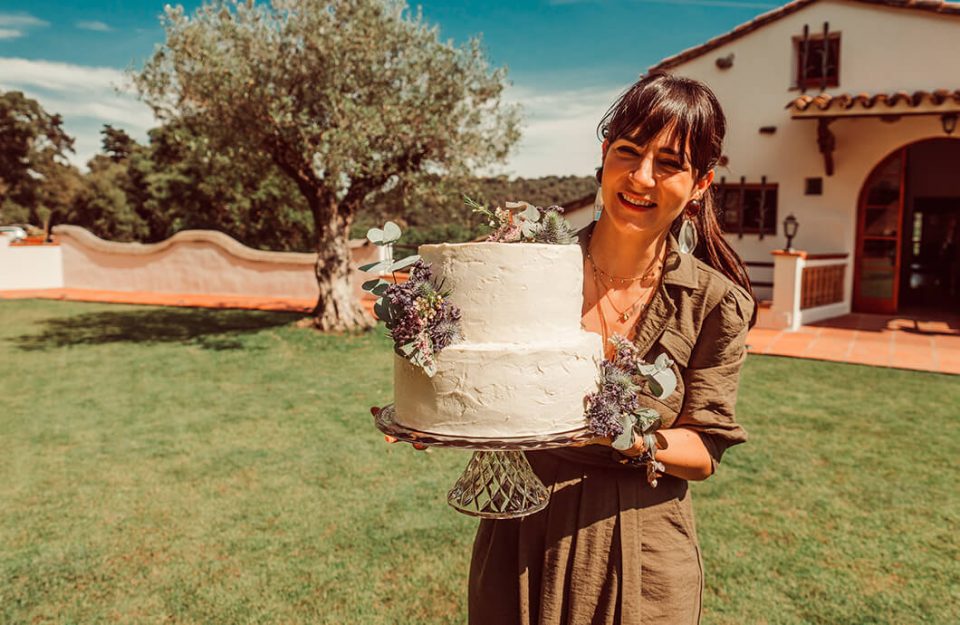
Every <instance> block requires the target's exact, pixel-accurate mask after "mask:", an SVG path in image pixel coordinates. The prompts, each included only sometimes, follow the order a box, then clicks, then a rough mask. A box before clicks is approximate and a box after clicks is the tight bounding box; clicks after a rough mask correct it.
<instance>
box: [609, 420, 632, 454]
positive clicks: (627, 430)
mask: <svg viewBox="0 0 960 625" xmlns="http://www.w3.org/2000/svg"><path fill="white" fill-rule="evenodd" d="M621 422H622V423H623V432H621V434H620V436H618V437H617V438H616V439H614V441H613V443H611V446H612V447H613V448H614V449H619V450H620V451H623V450H624V449H630V448H631V447H633V426H634V424H635V423H636V422H637V418H636V417H634V416H633V415H632V414H625V415H622V417H621Z"/></svg>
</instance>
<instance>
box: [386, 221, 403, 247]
mask: <svg viewBox="0 0 960 625" xmlns="http://www.w3.org/2000/svg"><path fill="white" fill-rule="evenodd" d="M399 238H400V226H398V225H397V224H395V223H393V222H392V221H388V222H387V223H386V224H384V226H383V242H384V243H393V242H394V241H396V240H398V239H399Z"/></svg>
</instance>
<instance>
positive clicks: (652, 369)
mask: <svg viewBox="0 0 960 625" xmlns="http://www.w3.org/2000/svg"><path fill="white" fill-rule="evenodd" d="M637 371H639V372H640V375H642V376H644V377H649V376H651V375H653V374H654V373H656V372H657V365H648V364H647V363H642V364H639V365H637Z"/></svg>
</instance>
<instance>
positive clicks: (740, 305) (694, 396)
mask: <svg viewBox="0 0 960 625" xmlns="http://www.w3.org/2000/svg"><path fill="white" fill-rule="evenodd" d="M753 306H754V304H753V299H752V298H751V297H750V296H749V295H747V294H746V292H745V291H742V290H741V289H739V288H736V287H731V288H730V290H729V291H727V293H726V294H725V295H724V296H723V298H722V299H721V300H720V302H719V303H718V304H717V305H716V307H714V309H713V310H712V311H710V313H709V314H708V315H707V316H706V318H704V321H703V325H702V326H701V328H700V333H699V336H698V337H697V342H696V344H695V346H694V348H693V352H692V353H691V355H690V362H689V365H688V366H687V368H686V369H685V370H684V371H683V373H682V375H683V384H684V388H685V390H684V398H683V406H682V408H681V410H680V415H679V416H678V417H677V420H676V422H675V423H674V427H683V428H687V429H690V430H693V431H695V432H697V433H698V434H699V435H700V438H701V439H702V440H703V443H704V445H705V446H706V448H707V451H708V452H709V453H710V464H711V473H713V472H715V471H716V470H717V464H718V463H719V462H720V458H721V456H723V452H724V451H726V449H727V448H728V447H731V446H732V445H737V444H739V443H743V442H745V441H746V440H747V433H746V431H745V430H744V429H743V428H742V427H740V425H739V424H738V423H737V422H736V419H735V407H736V403H737V387H738V386H739V384H740V369H741V368H742V367H743V361H744V360H745V359H746V355H747V350H746V340H747V331H748V330H749V323H750V317H751V316H752V315H753Z"/></svg>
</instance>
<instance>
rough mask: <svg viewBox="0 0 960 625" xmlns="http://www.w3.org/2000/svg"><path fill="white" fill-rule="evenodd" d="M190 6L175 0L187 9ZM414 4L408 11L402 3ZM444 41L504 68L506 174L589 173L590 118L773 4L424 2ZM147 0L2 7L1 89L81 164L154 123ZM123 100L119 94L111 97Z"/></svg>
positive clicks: (158, 38)
mask: <svg viewBox="0 0 960 625" xmlns="http://www.w3.org/2000/svg"><path fill="white" fill-rule="evenodd" d="M199 4H200V2H199V1H191V2H184V3H183V6H184V7H185V8H186V9H187V10H188V11H192V10H193V9H194V8H196V7H197V6H199ZM411 4H413V5H414V6H415V5H416V4H417V3H411ZM419 4H420V6H422V8H423V13H424V16H425V17H426V18H427V20H428V21H430V22H431V23H435V24H437V25H438V26H439V27H440V32H441V37H443V38H444V39H448V38H450V39H453V40H454V41H456V42H458V43H459V42H462V41H464V40H466V39H467V38H468V37H470V36H473V35H478V34H479V35H481V36H482V38H483V42H484V45H485V47H486V50H487V54H488V57H489V59H490V60H491V62H492V63H493V64H494V65H497V66H503V65H505V66H507V67H508V69H509V79H510V81H511V83H512V86H511V88H510V90H509V92H508V98H509V99H510V100H511V101H515V102H519V103H520V104H521V105H522V106H523V109H524V138H523V140H522V141H521V144H520V145H519V146H518V148H517V150H516V151H515V153H514V155H513V156H512V157H511V159H510V161H509V163H507V165H506V166H504V167H503V168H500V170H501V171H503V173H508V174H513V175H525V176H538V175H548V174H557V175H563V174H578V175H589V174H591V173H592V169H593V167H594V166H595V164H596V163H595V161H596V160H597V159H598V156H597V154H596V153H597V150H598V146H597V142H596V138H595V128H596V124H597V121H598V120H599V118H600V116H601V115H602V114H603V112H604V110H606V107H607V106H608V105H609V104H610V103H611V102H612V101H613V99H614V98H615V97H616V95H617V94H618V93H619V92H620V91H621V90H622V89H623V88H624V87H626V86H627V85H629V84H630V83H631V82H633V81H634V80H636V78H637V76H638V75H639V74H640V73H641V72H643V71H644V70H645V69H646V68H647V67H649V66H650V65H652V64H654V63H656V62H657V61H658V60H659V59H661V58H663V57H666V56H670V55H672V54H675V53H676V52H679V51H680V50H683V49H684V48H687V47H689V46H692V45H696V44H698V43H701V42H703V41H706V40H707V39H709V38H711V37H713V36H716V35H719V34H721V33H724V32H726V31H728V30H730V29H732V28H733V27H735V26H736V25H738V24H740V23H742V22H745V21H748V20H750V19H752V18H753V17H755V16H756V15H759V14H761V13H764V12H766V11H769V10H770V9H772V8H775V7H776V6H777V5H778V3H777V2H775V1H772V2H765V1H763V0H756V1H753V0H742V1H741V0H513V1H508V0H461V1H450V0H448V1H440V0H428V1H425V2H421V3H419ZM163 5H164V3H163V2H161V1H155V0H73V1H71V2H65V1H55V0H0V89H3V90H13V89H15V90H20V91H24V92H26V93H27V94H28V95H30V96H31V97H34V98H37V99H38V100H40V102H41V103H42V104H43V105H44V106H45V107H46V108H47V110H49V111H51V112H58V113H60V114H62V115H63V117H64V119H65V125H66V127H67V129H68V131H69V132H70V133H71V134H73V135H74V136H76V138H77V155H76V157H75V158H74V160H75V161H76V162H77V163H78V164H81V163H83V162H85V161H86V159H88V158H89V157H90V156H91V155H92V154H93V153H95V152H96V150H97V149H98V147H99V134H98V133H99V130H100V128H101V127H102V125H103V124H105V123H111V124H113V125H115V126H119V127H121V128H124V129H126V130H128V131H129V132H130V133H131V134H133V135H134V136H136V137H138V138H141V139H142V138H143V137H145V132H146V130H147V129H148V128H149V127H151V126H152V125H153V124H154V122H153V119H152V115H151V114H150V112H149V110H148V109H147V108H146V107H145V106H144V105H143V104H142V103H140V102H138V101H137V100H136V98H135V97H134V96H133V95H132V94H131V93H129V92H124V90H123V86H122V83H123V82H124V77H123V70H124V69H127V68H131V67H138V66H139V65H140V64H142V63H143V61H144V60H145V59H146V58H147V57H149V55H150V54H151V53H152V51H153V50H154V47H155V46H156V45H158V44H160V43H162V42H163V30H162V28H161V26H160V22H159V15H160V14H161V13H162V11H163ZM118 88H119V89H120V92H119V93H118V92H117V89H118Z"/></svg>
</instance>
